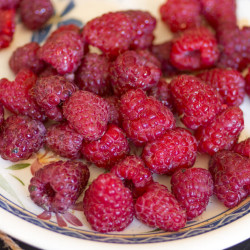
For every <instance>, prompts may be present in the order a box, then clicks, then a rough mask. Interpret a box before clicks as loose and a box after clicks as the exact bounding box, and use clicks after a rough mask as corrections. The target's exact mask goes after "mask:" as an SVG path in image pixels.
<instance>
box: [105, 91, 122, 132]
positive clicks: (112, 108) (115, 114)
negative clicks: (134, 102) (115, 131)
mask: <svg viewBox="0 0 250 250" xmlns="http://www.w3.org/2000/svg"><path fill="white" fill-rule="evenodd" d="M104 99H105V101H106V102H107V103H108V105H109V123H113V124H116V125H119V126H120V127H121V124H122V116H121V113H120V99H119V98H118V97H117V96H115V95H112V96H107V97H104Z"/></svg>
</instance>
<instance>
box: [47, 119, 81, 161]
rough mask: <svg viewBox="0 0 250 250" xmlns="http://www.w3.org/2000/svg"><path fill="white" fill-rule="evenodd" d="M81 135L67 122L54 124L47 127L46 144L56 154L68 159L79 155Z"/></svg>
mask: <svg viewBox="0 0 250 250" xmlns="http://www.w3.org/2000/svg"><path fill="white" fill-rule="evenodd" d="M82 142H83V137H82V135H80V134H78V133H77V132H76V131H75V130H73V129H72V128H70V126H69V125H68V124H67V123H65V122H64V123H60V124H54V125H52V126H50V127H49V128H48V129H47V133H46V146H48V147H49V149H50V150H52V151H53V152H55V153H56V154H58V155H60V156H62V157H67V158H70V159H77V158H79V157H80V150H81V147H82Z"/></svg>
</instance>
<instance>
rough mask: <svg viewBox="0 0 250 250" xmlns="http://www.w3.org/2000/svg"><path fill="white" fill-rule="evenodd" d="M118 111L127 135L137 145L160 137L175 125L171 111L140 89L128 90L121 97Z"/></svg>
mask: <svg viewBox="0 0 250 250" xmlns="http://www.w3.org/2000/svg"><path fill="white" fill-rule="evenodd" d="M120 111H121V114H122V116H123V123H122V126H123V128H124V130H125V132H126V134H127V136H128V137H129V138H130V139H132V141H133V142H134V143H135V145H138V146H140V145H143V144H145V143H146V142H148V141H153V140H155V139H158V138H160V137H161V136H162V135H163V134H164V133H165V132H166V131H167V130H168V129H172V128H174V127H175V119H174V116H173V114H172V112H171V111H170V110H169V109H168V108H167V107H166V106H164V105H163V104H162V103H161V102H159V101H157V100H156V99H155V98H154V97H148V96H147V95H146V94H145V92H144V91H143V90H141V89H137V90H130V91H128V92H127V93H126V94H124V95H123V96H122V97H121V106H120Z"/></svg>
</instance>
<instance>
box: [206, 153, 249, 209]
mask: <svg viewBox="0 0 250 250" xmlns="http://www.w3.org/2000/svg"><path fill="white" fill-rule="evenodd" d="M209 171H210V172H211V174H212V177H213V180H214V193H215V195H216V196H217V198H218V199H219V200H220V201H221V202H222V203H224V205H225V206H226V207H229V208H233V207H235V206H237V205H238V204H239V203H240V202H241V201H243V200H244V199H245V198H246V197H247V196H248V195H249V194H250V159H249V158H247V157H244V156H241V155H239V154H237V153H234V152H231V151H226V150H223V151H219V152H217V153H216V154H215V155H214V156H213V157H212V159H211V160H210V163H209Z"/></svg>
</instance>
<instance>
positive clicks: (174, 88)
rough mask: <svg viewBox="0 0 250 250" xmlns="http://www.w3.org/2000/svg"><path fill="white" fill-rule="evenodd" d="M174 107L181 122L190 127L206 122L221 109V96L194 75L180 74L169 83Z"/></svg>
mask: <svg viewBox="0 0 250 250" xmlns="http://www.w3.org/2000/svg"><path fill="white" fill-rule="evenodd" d="M170 90H171V93H172V96H173V100H174V104H175V107H176V109H177V111H178V113H179V115H180V116H181V120H182V122H183V123H184V124H185V125H186V126H187V127H188V128H191V129H197V128H198V127H199V126H203V125H206V124H208V123H209V122H210V121H211V120H212V119H214V117H215V116H216V115H217V114H218V113H219V112H220V110H221V97H220V95H219V94H218V92H217V91H216V90H215V89H214V88H213V87H211V86H209V85H207V84H205V83H204V82H203V81H202V80H200V79H199V78H197V77H195V76H189V75H181V76H178V77H176V78H175V79H173V80H172V81H171V83H170Z"/></svg>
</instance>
